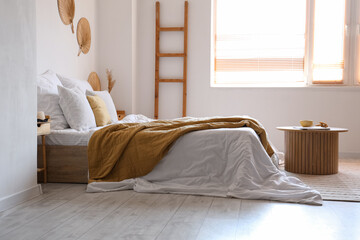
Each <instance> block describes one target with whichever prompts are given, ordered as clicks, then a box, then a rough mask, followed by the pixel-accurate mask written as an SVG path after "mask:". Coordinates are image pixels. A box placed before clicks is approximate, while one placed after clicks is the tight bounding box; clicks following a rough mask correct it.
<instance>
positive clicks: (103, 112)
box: [86, 95, 111, 127]
mask: <svg viewBox="0 0 360 240" xmlns="http://www.w3.org/2000/svg"><path fill="white" fill-rule="evenodd" d="M86 98H87V100H88V102H89V104H90V107H91V109H92V111H93V113H94V117H95V122H96V126H97V127H100V126H105V125H108V124H110V123H111V117H110V114H109V111H108V110H107V107H106V104H105V102H104V100H102V98H101V97H99V96H97V95H95V96H86Z"/></svg>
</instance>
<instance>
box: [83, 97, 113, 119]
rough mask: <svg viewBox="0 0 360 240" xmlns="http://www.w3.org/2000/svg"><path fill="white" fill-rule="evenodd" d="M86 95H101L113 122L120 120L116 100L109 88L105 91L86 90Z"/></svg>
mask: <svg viewBox="0 0 360 240" xmlns="http://www.w3.org/2000/svg"><path fill="white" fill-rule="evenodd" d="M86 95H88V96H95V95H98V96H99V97H101V99H102V100H104V102H105V104H106V108H107V110H108V112H109V114H110V117H111V122H113V123H115V122H117V121H118V116H117V112H116V108H115V105H114V101H113V100H112V98H111V95H110V93H109V92H108V91H107V90H105V91H89V90H86Z"/></svg>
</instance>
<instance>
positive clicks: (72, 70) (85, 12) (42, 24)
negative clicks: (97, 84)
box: [36, 0, 98, 80]
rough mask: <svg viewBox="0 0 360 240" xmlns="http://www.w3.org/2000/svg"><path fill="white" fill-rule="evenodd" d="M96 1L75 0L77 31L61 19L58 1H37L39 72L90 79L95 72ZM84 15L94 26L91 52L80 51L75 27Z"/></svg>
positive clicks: (92, 27)
mask: <svg viewBox="0 0 360 240" xmlns="http://www.w3.org/2000/svg"><path fill="white" fill-rule="evenodd" d="M96 2H97V1H96V0H76V1H75V17H74V30H75V33H74V34H73V33H72V32H71V28H70V25H64V24H63V23H62V21H61V19H60V16H59V13H58V7H57V1H56V0H36V27H37V31H36V35H37V46H38V47H37V74H41V73H43V72H45V71H46V70H47V69H52V70H53V71H55V72H57V73H60V74H63V75H66V76H69V77H74V78H78V79H83V80H87V78H88V75H89V74H90V72H93V71H96V54H97V51H96V46H97V37H98V35H97V24H96V21H97V20H96V14H97V9H96ZM81 17H85V18H87V20H88V21H89V23H90V28H91V48H90V51H89V53H88V54H81V55H80V56H79V57H78V56H77V54H78V50H79V47H78V43H77V39H76V27H77V23H78V21H79V19H80V18H81Z"/></svg>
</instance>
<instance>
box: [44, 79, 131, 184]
mask: <svg viewBox="0 0 360 240" xmlns="http://www.w3.org/2000/svg"><path fill="white" fill-rule="evenodd" d="M88 82H89V83H90V85H91V86H92V88H93V89H94V91H100V90H101V87H100V79H99V77H98V76H97V74H96V73H95V72H92V73H90V75H89V78H88ZM119 114H120V115H121V117H124V116H125V112H124V111H118V115H119ZM41 151H42V150H41V145H38V157H37V161H38V167H42V165H43V161H42V154H41ZM46 161H47V182H52V183H87V182H88V159H87V146H59V145H54V146H53V145H46ZM42 181H43V173H42V172H40V173H38V182H42Z"/></svg>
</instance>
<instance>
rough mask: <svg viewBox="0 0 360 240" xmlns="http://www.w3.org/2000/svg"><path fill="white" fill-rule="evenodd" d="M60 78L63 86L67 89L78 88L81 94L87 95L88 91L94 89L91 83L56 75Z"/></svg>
mask: <svg viewBox="0 0 360 240" xmlns="http://www.w3.org/2000/svg"><path fill="white" fill-rule="evenodd" d="M56 75H57V77H58V78H59V80H60V82H61V83H62V86H64V87H66V88H70V89H72V88H78V89H80V90H81V92H83V93H85V92H86V90H89V91H93V88H92V87H91V85H90V83H89V82H87V81H85V80H79V79H75V78H69V77H66V76H63V75H60V74H56Z"/></svg>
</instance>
